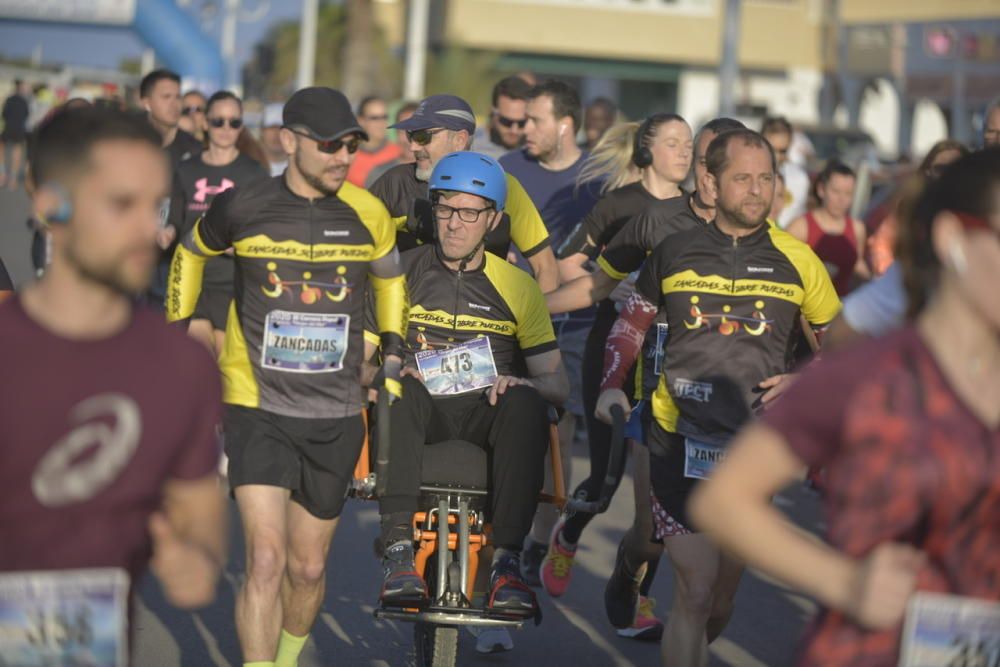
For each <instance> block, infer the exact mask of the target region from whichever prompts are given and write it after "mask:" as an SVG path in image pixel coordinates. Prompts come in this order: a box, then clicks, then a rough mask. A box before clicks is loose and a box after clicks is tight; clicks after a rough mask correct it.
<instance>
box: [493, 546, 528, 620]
mask: <svg viewBox="0 0 1000 667" xmlns="http://www.w3.org/2000/svg"><path fill="white" fill-rule="evenodd" d="M489 607H490V609H498V610H501V611H516V612H525V613H537V612H538V601H537V600H536V599H535V593H534V591H532V590H531V589H530V588H528V585H527V584H526V583H524V579H522V578H521V559H520V558H519V557H518V556H516V555H502V556H500V558H498V559H497V560H496V562H495V563H493V571H492V572H490V600H489Z"/></svg>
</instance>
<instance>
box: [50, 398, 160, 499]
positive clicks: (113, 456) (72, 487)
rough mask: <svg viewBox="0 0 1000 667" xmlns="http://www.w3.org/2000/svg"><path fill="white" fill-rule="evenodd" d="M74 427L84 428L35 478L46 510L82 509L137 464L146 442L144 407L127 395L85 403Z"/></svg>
mask: <svg viewBox="0 0 1000 667" xmlns="http://www.w3.org/2000/svg"><path fill="white" fill-rule="evenodd" d="M109 417H110V418H111V420H112V421H111V422H110V423H111V425H109V420H108V418H109ZM70 421H71V422H73V423H75V424H78V425H77V426H76V427H75V428H74V429H73V430H72V431H70V432H69V433H67V434H66V435H65V436H64V437H63V438H62V439H60V440H59V441H58V442H57V443H56V444H55V445H53V446H52V448H51V449H50V450H49V451H48V452H47V453H46V454H45V456H43V457H42V460H41V461H39V462H38V467H37V468H35V472H34V474H33V475H32V476H31V490H32V492H33V493H34V494H35V498H37V499H38V502H40V503H41V504H42V505H45V506H46V507H63V506H65V505H71V504H74V503H82V502H84V501H87V500H90V499H91V498H93V497H94V496H96V495H97V494H98V493H100V492H101V491H103V490H104V489H106V488H107V487H108V486H109V485H111V484H112V483H113V482H114V481H115V479H117V478H118V475H119V474H120V473H121V471H122V470H123V469H124V468H125V466H126V465H128V462H129V461H131V460H132V456H133V455H134V454H135V450H136V448H137V447H138V445H139V438H140V437H141V436H142V414H141V413H140V411H139V405H138V404H137V403H136V402H135V400H133V399H132V398H129V397H128V396H125V395H124V394H117V393H108V394H99V395H97V396H93V397H91V398H88V399H87V400H85V401H81V402H80V403H78V404H77V405H76V406H75V407H74V408H73V411H72V412H71V413H70ZM91 450H92V451H93V453H92V455H91V456H89V457H87V458H84V459H83V460H81V455H82V454H83V453H85V452H87V451H91Z"/></svg>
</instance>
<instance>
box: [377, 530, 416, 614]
mask: <svg viewBox="0 0 1000 667" xmlns="http://www.w3.org/2000/svg"><path fill="white" fill-rule="evenodd" d="M382 571H383V572H384V579H383V580H382V593H381V594H380V595H379V599H380V600H381V601H382V604H383V605H390V606H397V607H398V606H411V605H424V604H426V603H427V597H428V596H427V584H425V583H424V580H423V577H421V576H420V573H418V572H417V568H416V565H414V563H413V545H412V544H411V543H409V542H394V543H393V544H392V545H391V546H389V548H388V549H386V550H385V553H384V555H383V556H382Z"/></svg>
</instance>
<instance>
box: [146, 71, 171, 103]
mask: <svg viewBox="0 0 1000 667" xmlns="http://www.w3.org/2000/svg"><path fill="white" fill-rule="evenodd" d="M160 81H173V82H174V83H176V84H177V85H178V86H179V85H181V77H180V75H179V74H177V72H171V71H170V70H168V69H154V70H153V71H152V72H150V73H149V74H147V75H146V76H144V77H142V81H141V82H140V83H139V97H140V98H143V97H149V96H150V95H152V94H153V88H155V87H156V84H158V83H159V82H160Z"/></svg>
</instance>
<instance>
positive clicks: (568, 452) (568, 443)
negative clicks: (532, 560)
mask: <svg viewBox="0 0 1000 667" xmlns="http://www.w3.org/2000/svg"><path fill="white" fill-rule="evenodd" d="M575 435H576V417H575V416H573V415H572V414H570V413H569V412H566V413H564V414H563V416H562V419H560V420H559V454H560V456H561V458H562V469H563V486H564V487H565V488H566V492H567V493H569V492H570V489H572V486H571V485H570V472H571V469H572V467H573V437H574V436H575ZM542 488H543V489H544V490H545V492H546V493H552V492H553V491H554V490H555V489H554V488H553V482H552V466H549V465H547V466H545V486H544V487H542ZM558 519H559V510H558V509H557V508H556V507H555V505H550V504H548V503H539V505H538V510H537V511H536V512H535V522H534V524H532V527H531V539H533V540H534V541H535V542H537V543H539V544H548V543H549V538H550V537H551V536H552V528H553V526H555V525H556V521H557V520H558Z"/></svg>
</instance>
